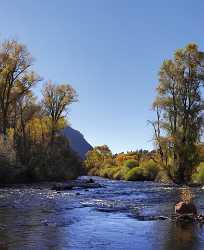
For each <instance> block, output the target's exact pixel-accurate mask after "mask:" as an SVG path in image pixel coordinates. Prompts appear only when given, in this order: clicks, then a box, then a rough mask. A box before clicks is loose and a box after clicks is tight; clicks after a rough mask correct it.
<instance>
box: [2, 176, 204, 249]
mask: <svg viewBox="0 0 204 250" xmlns="http://www.w3.org/2000/svg"><path fill="white" fill-rule="evenodd" d="M82 178H88V177H82ZM94 179H95V181H96V182H98V183H100V184H101V185H103V187H102V188H97V189H89V190H85V189H83V190H81V189H75V190H70V191H60V192H56V191H53V190H51V189H50V187H49V185H48V186H46V185H42V184H41V185H29V186H27V185H18V186H16V187H12V188H2V189H0V250H34V249H35V250H44V249H46V250H47V249H49V250H62V249H63V250H64V249H68V250H90V249H94V250H95V249H96V250H105V249H108V250H109V249H114V250H116V249H117V250H118V249H124V250H129V249H130V250H132V249H136V250H137V249H138V250H139V249H145V250H149V249H162V250H163V249H165V250H172V249H173V250H177V249H179V250H182V249H187V250H191V249H193V250H198V249H199V250H200V249H204V228H202V226H201V225H198V224H193V225H192V224H190V225H184V226H183V225H182V226H181V225H178V224H177V223H176V222H174V221H172V220H170V219H167V220H153V218H154V216H168V217H169V216H170V215H171V214H172V213H173V211H174V204H175V203H176V202H177V201H179V196H180V192H181V190H182V188H178V187H176V186H168V185H161V184H157V183H153V182H126V181H112V180H107V179H103V178H98V177H94ZM192 190H193V194H194V200H195V203H196V205H197V207H198V209H199V212H200V213H202V212H204V190H202V189H200V188H193V189H192ZM152 216H153V217H152Z"/></svg>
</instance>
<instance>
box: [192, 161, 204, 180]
mask: <svg viewBox="0 0 204 250" xmlns="http://www.w3.org/2000/svg"><path fill="white" fill-rule="evenodd" d="M192 181H193V182H194V183H198V184H204V162H201V163H200V164H199V166H198V167H197V172H196V173H194V174H193V175H192Z"/></svg>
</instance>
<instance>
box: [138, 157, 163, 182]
mask: <svg viewBox="0 0 204 250" xmlns="http://www.w3.org/2000/svg"><path fill="white" fill-rule="evenodd" d="M140 168H142V169H143V175H144V178H145V179H146V180H149V181H153V180H154V179H155V178H156V176H157V174H158V171H159V168H158V167H157V165H156V163H155V162H154V161H153V160H148V161H144V162H142V163H141V164H140Z"/></svg>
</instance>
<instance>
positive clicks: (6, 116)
mask: <svg viewBox="0 0 204 250" xmlns="http://www.w3.org/2000/svg"><path fill="white" fill-rule="evenodd" d="M32 65H33V59H32V56H31V54H30V53H29V52H28V50H27V48H26V46H25V45H23V44H21V43H19V42H18V41H16V40H7V41H4V42H2V43H0V183H12V182H25V181H44V180H63V179H70V178H75V177H77V176H78V175H79V174H81V171H82V163H81V161H80V159H79V158H78V156H77V155H76V154H75V153H74V152H72V150H71V149H70V147H69V142H68V141H67V139H66V138H65V137H63V135H62V134H61V133H60V130H61V129H63V128H64V127H65V126H66V125H67V119H66V116H67V109H68V107H69V105H70V104H72V103H73V102H76V101H77V100H78V99H77V94H76V92H75V90H74V89H73V88H72V86H70V85H69V84H57V85H56V84H54V83H52V82H51V81H49V82H46V83H44V87H43V90H42V93H41V97H39V100H40V101H37V99H36V97H35V96H34V94H33V90H32V89H33V87H34V86H36V85H37V84H38V83H39V82H41V81H42V78H41V77H40V76H39V75H38V74H37V73H36V72H34V71H33V70H32Z"/></svg>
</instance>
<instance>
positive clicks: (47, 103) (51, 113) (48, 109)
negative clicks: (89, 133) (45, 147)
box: [42, 81, 78, 147]
mask: <svg viewBox="0 0 204 250" xmlns="http://www.w3.org/2000/svg"><path fill="white" fill-rule="evenodd" d="M42 94H43V100H42V103H43V108H44V111H45V113H46V115H48V117H50V119H51V147H52V146H53V143H54V138H55V135H56V132H57V130H58V125H59V122H60V120H61V119H62V118H64V117H65V116H67V111H68V107H69V106H70V104H71V103H73V102H76V101H78V99H77V94H76V91H75V90H74V89H73V87H72V86H71V85H69V84H59V85H56V84H54V83H52V82H51V81H49V82H47V83H46V84H45V86H44V89H43V91H42Z"/></svg>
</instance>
